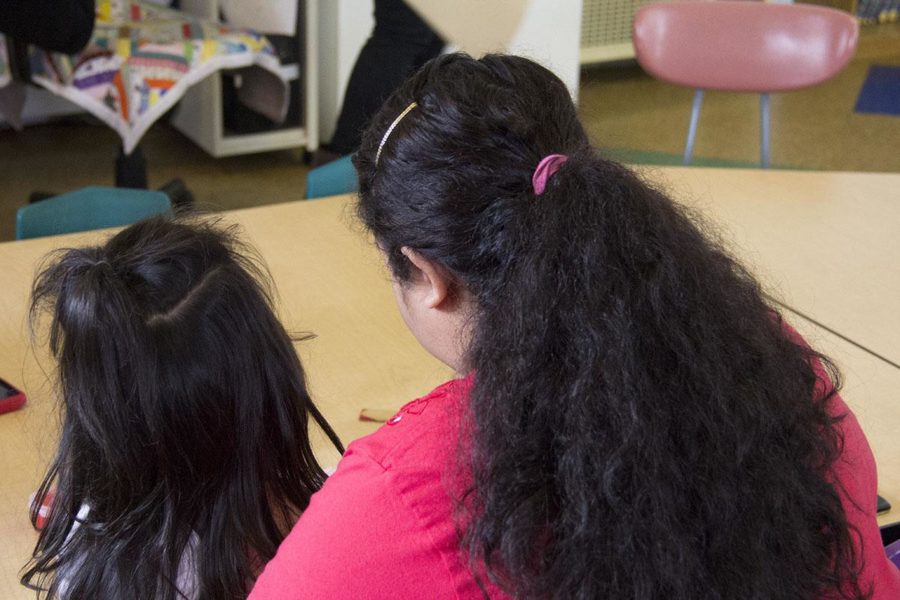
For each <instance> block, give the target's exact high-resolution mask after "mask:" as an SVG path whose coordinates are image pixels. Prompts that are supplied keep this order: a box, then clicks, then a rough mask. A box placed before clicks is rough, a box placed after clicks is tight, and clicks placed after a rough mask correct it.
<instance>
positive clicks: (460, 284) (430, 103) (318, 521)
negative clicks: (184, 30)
mask: <svg viewBox="0 0 900 600" xmlns="http://www.w3.org/2000/svg"><path fill="white" fill-rule="evenodd" d="M355 164H356V167H357V169H358V171H359V183H360V199H359V207H358V212H359V216H360V218H361V220H362V222H363V223H364V224H365V225H366V227H367V228H368V229H369V231H371V233H372V234H373V236H374V238H375V241H376V243H377V245H378V247H379V249H380V250H381V251H382V252H383V254H384V256H385V257H386V261H387V264H388V266H389V268H390V271H391V274H392V276H393V280H394V289H395V293H396V295H397V299H398V305H399V308H400V312H401V314H402V315H403V317H404V319H405V321H406V323H407V324H408V326H409V327H410V329H411V330H412V332H413V333H414V334H415V335H416V337H417V338H418V340H419V341H420V342H421V343H422V345H423V346H424V347H425V348H426V349H428V350H429V351H430V352H431V353H432V354H434V355H435V356H436V357H437V358H439V359H441V360H442V361H443V362H445V363H446V364H448V365H450V366H451V367H453V368H454V369H455V370H456V371H457V372H458V373H459V374H460V378H459V379H457V380H454V381H451V382H449V383H447V384H445V385H443V386H441V387H440V388H438V389H437V390H435V391H434V392H432V393H431V394H429V395H427V396H425V397H423V398H420V399H419V400H416V401H414V402H413V403H411V404H409V405H407V406H406V407H405V408H404V409H402V410H401V411H400V412H399V413H398V414H397V415H396V416H395V417H393V419H391V420H390V421H389V422H388V423H387V424H386V425H385V426H384V427H383V428H382V429H380V430H379V431H377V432H376V433H374V434H373V435H371V436H369V437H367V438H363V439H362V440H358V441H357V442H355V443H354V444H351V446H350V447H349V449H348V452H347V454H346V455H345V457H344V459H343V460H342V462H341V463H340V465H339V467H338V469H337V472H336V474H335V475H334V476H332V477H331V478H330V479H329V481H328V482H327V483H326V484H325V486H324V488H323V490H322V491H321V492H319V493H318V494H316V495H315V496H314V497H313V499H312V501H311V504H310V508H309V510H308V511H307V512H306V513H305V514H304V515H303V517H302V518H301V519H300V521H299V522H298V524H297V526H296V527H295V528H294V530H293V532H292V533H291V534H290V535H289V536H288V538H287V539H286V541H285V542H284V544H282V546H281V548H280V549H279V552H278V555H277V556H276V558H275V559H274V561H273V562H271V563H270V564H269V566H268V567H267V568H266V571H265V572H264V573H263V575H262V577H261V578H260V580H259V583H258V584H257V587H256V588H255V590H254V592H253V593H252V595H251V597H252V598H254V599H260V600H261V599H264V598H410V599H412V598H480V597H490V598H504V597H508V596H509V597H516V598H558V599H575V598H577V599H594V598H609V599H616V600H618V599H629V598H635V599H641V600H649V599H657V598H658V599H667V600H673V599H695V598H714V599H730V598H748V599H750V598H752V599H784V600H795V599H798V598H809V599H818V598H847V599H850V598H853V599H857V598H872V599H883V600H887V599H889V598H900V574H898V572H897V570H896V569H895V568H894V567H893V566H891V565H890V564H889V563H888V561H887V558H886V556H885V554H884V551H883V548H882V547H881V544H880V538H879V532H878V526H877V523H876V520H875V504H876V503H875V486H876V480H875V464H874V460H873V457H872V453H871V450H870V449H869V446H868V444H867V442H866V440H865V437H864V435H863V433H862V431H861V430H860V427H859V424H858V423H857V421H856V418H855V417H854V416H853V414H852V413H851V412H850V410H849V409H848V408H847V406H846V405H845V404H844V403H843V401H842V400H841V398H840V397H839V395H838V388H839V382H838V377H837V373H836V371H835V370H834V368H833V367H832V366H831V364H830V363H829V362H828V361H827V359H825V358H824V357H822V356H821V355H819V354H818V353H816V352H815V351H813V350H811V349H810V348H809V347H807V346H806V345H805V343H804V342H803V341H802V340H801V339H800V338H799V336H797V334H796V333H794V332H793V330H792V329H791V328H790V327H789V326H788V325H787V324H786V323H784V322H783V320H782V319H781V317H780V316H779V314H778V312H777V311H776V309H775V308H774V307H773V306H771V305H770V304H769V303H767V301H766V300H765V298H764V296H763V294H762V293H761V291H760V287H759V285H758V283H757V282H756V281H755V280H754V279H753V278H752V277H751V276H750V275H749V274H748V273H747V271H746V270H745V269H744V268H743V267H741V266H740V265H739V264H738V263H736V262H735V261H734V259H732V258H731V257H730V256H729V255H728V254H727V253H726V252H725V251H724V250H723V249H722V248H721V247H720V246H719V245H718V244H717V242H716V241H715V239H714V236H711V235H708V234H707V233H706V232H705V231H704V227H703V225H702V224H701V223H699V222H698V220H696V219H693V218H691V216H690V215H688V214H686V211H685V210H684V209H683V208H681V207H679V206H678V205H677V204H676V203H675V202H674V201H673V200H672V199H670V198H669V197H668V196H667V195H666V193H665V192H663V191H661V190H659V189H656V188H654V187H653V186H652V185H649V184H648V183H647V182H645V181H643V180H642V179H641V178H640V177H639V176H638V175H636V174H635V173H634V172H632V171H631V170H629V169H628V168H626V167H623V166H622V165H620V164H617V163H615V162H612V161H610V160H607V159H605V158H603V156H602V155H601V154H600V153H599V152H598V151H597V150H596V149H595V148H592V147H591V145H590V143H589V142H588V138H587V135H586V134H585V131H584V128H583V127H582V125H581V123H579V121H578V117H577V114H576V110H575V107H574V105H573V104H572V101H571V99H570V97H569V94H568V92H567V90H566V88H565V86H564V85H563V84H562V82H560V81H559V79H557V78H556V77H555V76H554V75H552V74H551V73H550V72H549V71H548V70H546V69H544V68H543V67H541V66H539V65H537V64H535V63H533V62H531V61H529V60H526V59H524V58H517V57H511V56H496V55H494V56H486V57H484V58H482V59H480V60H474V59H472V58H470V57H468V56H465V55H460V54H457V55H448V56H443V57H439V58H438V59H435V60H434V61H432V62H431V63H429V64H427V65H426V66H425V67H423V69H422V70H421V71H420V72H419V73H418V74H417V75H415V76H414V77H413V78H412V79H411V80H409V81H408V82H407V83H406V84H405V85H404V86H403V87H402V88H401V89H399V90H398V91H397V92H396V93H395V94H394V95H393V96H392V97H391V98H390V99H389V100H388V101H387V102H386V104H385V105H384V107H383V108H382V110H381V112H380V113H379V114H378V115H377V116H376V117H375V119H374V120H373V122H372V124H371V125H370V127H369V129H368V131H367V132H366V134H365V136H364V138H363V143H362V147H361V148H360V150H359V153H358V154H357V155H356V158H355Z"/></svg>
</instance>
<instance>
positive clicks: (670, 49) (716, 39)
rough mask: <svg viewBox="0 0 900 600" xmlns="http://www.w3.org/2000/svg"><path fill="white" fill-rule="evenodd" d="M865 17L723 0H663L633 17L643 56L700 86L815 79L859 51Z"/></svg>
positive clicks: (774, 85) (652, 69) (669, 76)
mask: <svg viewBox="0 0 900 600" xmlns="http://www.w3.org/2000/svg"><path fill="white" fill-rule="evenodd" d="M858 37H859V25H858V24H857V22H856V19H854V18H853V17H852V16H851V15H850V14H848V13H845V12H842V11H839V10H835V9H830V8H823V7H819V6H809V5H796V4H767V3H764V2H741V1H731V0H723V1H718V2H707V1H700V2H697V1H693V2H691V1H687V2H685V1H679V2H660V3H654V4H648V5H645V6H643V7H641V9H640V10H638V12H637V14H636V15H635V19H634V48H635V53H636V55H637V59H638V62H639V63H640V64H641V66H642V67H643V68H644V69H645V70H646V71H647V72H649V73H650V74H651V75H653V76H654V77H656V78H657V79H661V80H663V81H667V82H670V83H674V84H677V85H683V86H688V87H693V88H701V89H706V90H722V91H738V92H759V93H763V92H778V91H787V90H796V89H800V88H805V87H809V86H812V85H816V84H818V83H821V82H823V81H826V80H827V79H830V78H831V77H834V76H835V75H837V74H838V73H839V72H840V71H841V70H842V69H843V68H844V67H846V66H847V64H848V63H849V62H850V59H851V58H852V57H853V54H854V52H855V50H856V42H857V38H858Z"/></svg>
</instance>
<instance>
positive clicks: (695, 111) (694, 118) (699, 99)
mask: <svg viewBox="0 0 900 600" xmlns="http://www.w3.org/2000/svg"><path fill="white" fill-rule="evenodd" d="M702 104H703V90H695V91H694V104H693V106H692V107H691V124H690V125H689V126H688V135H687V142H686V143H685V145H684V164H686V165H689V164H691V154H693V152H694V140H695V139H696V138H697V122H698V121H700V106H701V105H702Z"/></svg>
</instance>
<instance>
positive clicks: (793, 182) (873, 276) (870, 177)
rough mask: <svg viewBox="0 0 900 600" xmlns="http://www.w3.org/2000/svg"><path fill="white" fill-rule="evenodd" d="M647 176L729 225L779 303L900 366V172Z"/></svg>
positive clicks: (676, 171) (691, 171)
mask: <svg viewBox="0 0 900 600" xmlns="http://www.w3.org/2000/svg"><path fill="white" fill-rule="evenodd" d="M644 173H645V174H646V176H648V177H649V178H650V179H652V180H654V181H658V182H662V183H663V185H665V186H666V187H667V188H668V189H670V190H672V192H673V194H674V196H675V197H676V198H678V199H679V201H681V202H682V203H683V204H685V205H686V206H688V207H691V208H695V209H697V210H699V211H700V212H701V213H702V214H703V215H704V216H705V217H707V218H708V219H709V220H711V222H713V223H714V224H716V225H718V226H720V227H724V229H723V234H724V236H725V237H726V239H728V240H729V245H730V246H731V247H732V249H733V250H734V252H735V254H736V255H737V256H739V257H740V258H741V260H742V261H743V262H744V264H746V265H748V266H749V267H750V268H751V270H752V271H754V272H755V273H756V275H757V276H758V277H759V278H760V280H761V281H762V282H763V283H764V284H765V286H766V288H767V290H768V291H769V293H770V294H771V295H772V297H773V298H775V299H777V300H779V301H780V302H781V303H783V304H785V305H787V306H789V307H791V308H792V309H793V310H795V311H797V312H798V313H800V314H802V315H804V316H806V317H808V318H809V319H811V320H813V321H815V322H817V323H819V324H821V325H823V326H824V327H826V328H828V329H830V330H832V331H834V332H836V333H837V334H839V335H841V336H844V337H845V338H847V339H849V340H852V341H853V342H854V343H856V344H859V345H860V346H863V347H865V348H866V349H868V350H870V351H871V352H873V353H874V354H877V355H879V356H881V357H884V358H885V359H887V360H888V361H889V362H892V363H893V364H895V365H900V174H873V173H816V172H800V171H764V170H758V169H754V170H745V169H700V168H659V169H653V168H648V169H644ZM896 397H897V401H898V402H900V390H898V392H897V395H896Z"/></svg>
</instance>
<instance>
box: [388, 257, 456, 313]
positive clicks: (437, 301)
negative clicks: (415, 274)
mask: <svg viewBox="0 0 900 600" xmlns="http://www.w3.org/2000/svg"><path fill="white" fill-rule="evenodd" d="M400 252H401V253H402V254H403V256H405V257H406V258H407V259H409V262H411V263H412V264H413V266H414V267H416V269H418V270H419V273H420V276H419V281H416V282H414V284H413V285H415V286H419V287H420V289H419V290H417V296H419V299H420V301H421V302H422V303H423V305H424V307H425V308H438V309H439V308H446V303H447V302H448V299H449V298H450V290H451V287H452V285H453V281H452V279H451V278H450V275H449V274H448V273H447V271H446V270H445V269H444V268H442V267H441V266H439V265H438V264H437V263H435V262H433V261H431V260H429V259H428V258H425V257H424V256H423V255H421V254H419V253H418V252H416V251H415V250H413V249H412V248H409V247H407V246H404V247H403V248H401V249H400Z"/></svg>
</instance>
